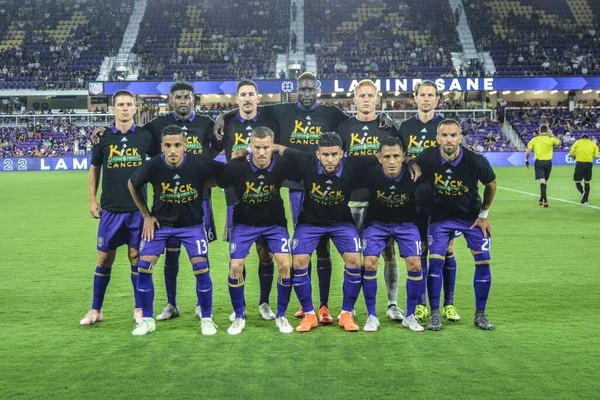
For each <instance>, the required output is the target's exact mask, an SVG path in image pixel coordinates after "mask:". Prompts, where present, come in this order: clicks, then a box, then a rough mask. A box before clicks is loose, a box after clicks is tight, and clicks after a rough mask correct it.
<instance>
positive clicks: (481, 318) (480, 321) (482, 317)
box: [474, 314, 494, 331]
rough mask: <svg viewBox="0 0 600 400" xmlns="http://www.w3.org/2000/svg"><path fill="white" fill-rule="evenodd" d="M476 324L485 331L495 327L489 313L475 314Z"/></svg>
mask: <svg viewBox="0 0 600 400" xmlns="http://www.w3.org/2000/svg"><path fill="white" fill-rule="evenodd" d="M474 322H475V326H478V327H479V328H481V329H483V330H484V331H491V330H493V329H494V325H493V324H492V323H491V322H490V321H489V320H488V319H487V314H477V315H475V321H474Z"/></svg>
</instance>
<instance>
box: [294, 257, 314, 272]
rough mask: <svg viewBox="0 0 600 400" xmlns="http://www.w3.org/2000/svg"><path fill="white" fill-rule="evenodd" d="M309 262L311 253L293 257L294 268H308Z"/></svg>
mask: <svg viewBox="0 0 600 400" xmlns="http://www.w3.org/2000/svg"><path fill="white" fill-rule="evenodd" d="M309 262H310V255H308V254H300V255H296V256H294V257H292V265H293V266H294V269H303V268H308V263H309Z"/></svg>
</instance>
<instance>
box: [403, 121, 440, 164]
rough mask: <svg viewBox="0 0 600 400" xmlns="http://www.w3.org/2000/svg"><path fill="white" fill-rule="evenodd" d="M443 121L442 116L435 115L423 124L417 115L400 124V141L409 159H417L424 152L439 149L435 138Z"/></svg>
mask: <svg viewBox="0 0 600 400" xmlns="http://www.w3.org/2000/svg"><path fill="white" fill-rule="evenodd" d="M443 120H444V118H443V117H442V116H441V115H440V114H435V115H434V117H433V118H432V119H430V120H429V121H427V122H422V121H421V120H420V119H419V115H418V114H416V115H414V116H412V117H411V118H409V119H407V120H406V121H404V122H402V123H401V124H400V129H399V131H400V139H401V140H402V143H403V144H404V149H405V151H406V155H407V158H416V157H417V156H418V155H419V154H421V152H422V151H423V150H425V149H428V148H430V147H438V143H437V141H436V140H435V137H436V136H437V128H438V125H439V124H440V122H442V121H443Z"/></svg>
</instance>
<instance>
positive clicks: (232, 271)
mask: <svg viewBox="0 0 600 400" xmlns="http://www.w3.org/2000/svg"><path fill="white" fill-rule="evenodd" d="M243 273H244V260H231V262H230V263H229V276H231V277H232V278H235V279H237V278H239V277H240V276H242V274H243Z"/></svg>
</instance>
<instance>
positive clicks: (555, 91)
mask: <svg viewBox="0 0 600 400" xmlns="http://www.w3.org/2000/svg"><path fill="white" fill-rule="evenodd" d="M556 93H558V90H553V91H551V92H550V94H556Z"/></svg>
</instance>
